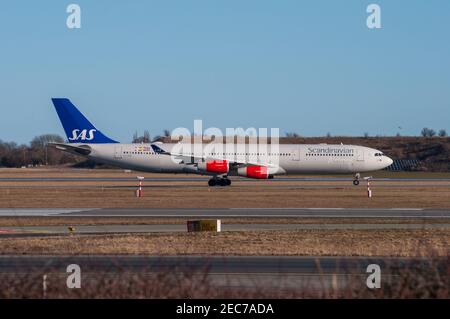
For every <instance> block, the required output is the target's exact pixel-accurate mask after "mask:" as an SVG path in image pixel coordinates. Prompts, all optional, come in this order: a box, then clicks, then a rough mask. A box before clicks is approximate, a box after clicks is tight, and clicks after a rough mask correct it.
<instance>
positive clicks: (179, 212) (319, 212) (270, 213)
mask: <svg viewBox="0 0 450 319" xmlns="http://www.w3.org/2000/svg"><path fill="white" fill-rule="evenodd" d="M0 216H16V217H17V216H67V217H75V216H91V217H101V216H103V217H133V216H140V217H145V216H147V217H182V218H185V217H188V218H191V217H193V218H226V217H254V218H257V217H261V218H267V217H285V218H290V217H327V218H328V217H330V218H331V217H336V218H352V217H355V218H365V217H368V218H377V217H378V218H383V217H384V218H386V217H390V218H450V208H448V209H420V208H211V209H205V208H198V209H195V208H98V209H96V208H73V209H71V208H61V209H59V208H1V209H0Z"/></svg>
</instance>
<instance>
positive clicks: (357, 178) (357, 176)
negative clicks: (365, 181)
mask: <svg viewBox="0 0 450 319" xmlns="http://www.w3.org/2000/svg"><path fill="white" fill-rule="evenodd" d="M360 178H361V174H360V173H356V174H355V179H354V180H353V185H355V186H358V185H359V179H360Z"/></svg>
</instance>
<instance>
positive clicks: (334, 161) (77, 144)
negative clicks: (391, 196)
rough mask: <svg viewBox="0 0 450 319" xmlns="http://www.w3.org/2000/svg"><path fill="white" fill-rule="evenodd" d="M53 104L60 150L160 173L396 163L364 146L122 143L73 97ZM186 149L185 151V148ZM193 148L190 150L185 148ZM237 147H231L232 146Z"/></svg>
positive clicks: (344, 169)
mask: <svg viewBox="0 0 450 319" xmlns="http://www.w3.org/2000/svg"><path fill="white" fill-rule="evenodd" d="M52 102H53V105H54V107H55V109H56V112H57V114H58V116H59V119H60V121H61V123H62V126H63V128H64V131H65V133H66V135H67V139H68V143H50V145H51V146H53V147H55V148H56V149H58V150H61V151H66V152H69V153H72V154H76V155H81V156H84V157H86V158H88V159H90V160H93V161H94V162H97V163H104V164H110V165H113V166H116V167H120V168H123V169H130V170H136V171H143V172H154V173H193V174H200V175H208V176H211V179H210V180H209V181H208V185H209V186H229V185H231V180H230V179H229V178H228V177H229V176H242V177H247V178H253V179H272V178H274V176H278V175H289V174H354V179H353V184H354V185H359V180H360V176H361V173H363V172H370V171H376V170H381V169H383V168H385V167H388V166H390V165H391V164H392V162H393V161H392V159H390V158H389V157H388V156H386V155H385V154H383V152H381V151H379V150H376V149H373V148H369V147H364V146H358V145H343V144H338V145H331V144H330V145H328V144H276V145H262V146H264V147H261V145H255V144H249V143H247V144H246V143H240V144H239V143H233V145H230V144H221V145H216V146H220V147H217V148H216V149H215V148H208V146H207V145H202V146H201V149H200V152H192V149H193V148H195V147H196V145H194V144H192V143H191V142H189V144H185V146H188V147H184V148H183V147H180V143H161V142H154V143H147V144H122V143H119V142H117V141H115V140H113V139H111V138H109V137H107V136H106V135H104V134H103V133H102V132H101V131H100V130H98V129H97V128H96V127H95V126H94V125H92V124H91V122H89V120H88V119H87V118H86V117H85V116H84V115H83V114H82V113H81V112H80V111H79V110H78V109H77V108H76V107H75V105H73V104H72V102H71V101H70V100H69V99H67V98H53V99H52ZM180 148H181V150H179V149H180ZM186 149H187V151H185V150H186ZM230 149H231V151H229V150H230Z"/></svg>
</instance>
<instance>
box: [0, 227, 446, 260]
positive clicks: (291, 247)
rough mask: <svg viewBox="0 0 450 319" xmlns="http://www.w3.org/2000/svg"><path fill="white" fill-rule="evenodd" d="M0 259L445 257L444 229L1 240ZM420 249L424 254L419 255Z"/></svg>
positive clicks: (296, 231) (89, 236) (161, 234)
mask: <svg viewBox="0 0 450 319" xmlns="http://www.w3.org/2000/svg"><path fill="white" fill-rule="evenodd" d="M0 246H1V247H2V249H1V253H2V254H52V255H53V254H54V255H61V254H63V255H67V254H74V255H78V254H148V255H296V256H300V255H308V256H311V255H316V256H417V254H418V252H421V251H423V254H426V253H427V252H429V247H433V250H434V251H433V254H435V255H439V256H445V255H446V254H448V252H449V249H450V230H449V229H433V230H425V229H412V230H286V231H248V232H223V233H176V234H165V233H155V234H143V235H136V234H133V235H132V234H124V235H95V236H94V235H82V236H58V237H33V238H0ZM421 248H423V249H421Z"/></svg>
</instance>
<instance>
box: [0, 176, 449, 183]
mask: <svg viewBox="0 0 450 319" xmlns="http://www.w3.org/2000/svg"><path fill="white" fill-rule="evenodd" d="M231 179H232V180H233V181H253V182H255V181H256V182H258V180H249V179H248V178H242V177H236V176H233V177H231ZM207 180H208V178H201V177H176V176H174V177H149V178H145V181H149V182H184V181H188V182H203V183H204V182H206V181H207ZM371 180H372V181H389V182H450V178H372V179H371ZM127 181H137V178H136V177H101V178H97V177H38V178H35V177H19V178H15V177H1V178H0V182H127ZM277 181H278V182H289V181H293V182H339V181H348V182H351V181H353V178H351V177H276V178H274V179H271V180H270V182H277ZM261 182H262V181H261ZM265 182H267V181H265ZM362 182H363V180H362Z"/></svg>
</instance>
